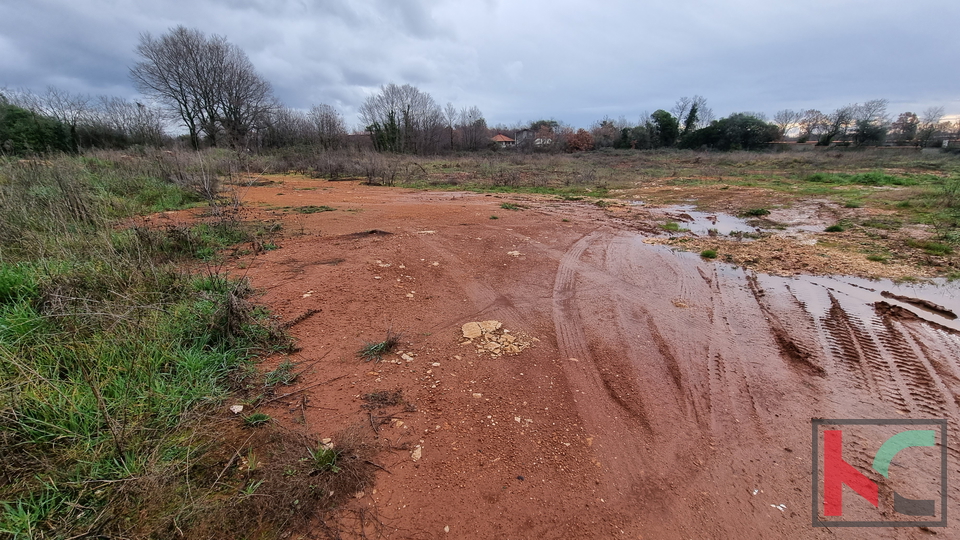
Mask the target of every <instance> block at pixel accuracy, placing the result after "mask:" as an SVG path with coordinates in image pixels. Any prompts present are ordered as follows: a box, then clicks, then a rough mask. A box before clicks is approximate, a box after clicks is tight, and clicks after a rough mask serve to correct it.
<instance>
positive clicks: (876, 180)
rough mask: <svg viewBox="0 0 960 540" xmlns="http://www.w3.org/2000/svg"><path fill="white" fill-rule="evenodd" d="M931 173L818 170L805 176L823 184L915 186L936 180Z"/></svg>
mask: <svg viewBox="0 0 960 540" xmlns="http://www.w3.org/2000/svg"><path fill="white" fill-rule="evenodd" d="M936 180H937V177H935V176H931V175H916V176H915V175H894V174H887V173H884V172H881V171H871V172H862V173H826V172H818V173H813V174H810V175H807V176H806V177H804V181H806V182H815V183H821V184H837V185H845V184H858V185H863V186H915V185H917V184H920V183H931V182H935V181H936Z"/></svg>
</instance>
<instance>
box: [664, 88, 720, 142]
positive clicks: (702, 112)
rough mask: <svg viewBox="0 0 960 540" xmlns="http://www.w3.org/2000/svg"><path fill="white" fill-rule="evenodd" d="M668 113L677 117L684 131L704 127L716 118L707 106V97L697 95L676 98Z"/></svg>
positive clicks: (687, 131)
mask: <svg viewBox="0 0 960 540" xmlns="http://www.w3.org/2000/svg"><path fill="white" fill-rule="evenodd" d="M670 113H671V114H673V116H674V118H676V119H677V122H679V124H680V127H681V129H682V131H683V132H684V133H689V132H690V131H693V130H696V129H702V128H705V127H707V126H709V125H710V123H711V122H713V121H714V120H715V119H716V117H715V116H714V114H713V109H711V108H710V107H708V106H707V98H705V97H703V96H699V95H696V96H693V97H692V98H691V97H686V96H684V97H682V98H680V99H678V100H677V102H676V103H675V104H674V105H673V108H672V109H670Z"/></svg>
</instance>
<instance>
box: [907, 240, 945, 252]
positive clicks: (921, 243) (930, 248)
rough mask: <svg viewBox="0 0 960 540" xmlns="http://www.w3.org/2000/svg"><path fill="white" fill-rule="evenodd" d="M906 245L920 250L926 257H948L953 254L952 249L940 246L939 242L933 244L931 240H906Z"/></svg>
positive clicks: (943, 245)
mask: <svg viewBox="0 0 960 540" xmlns="http://www.w3.org/2000/svg"><path fill="white" fill-rule="evenodd" d="M907 245H908V246H910V247H913V248H918V249H922V250H923V252H924V253H926V254H928V255H950V254H951V253H953V248H951V247H950V246H948V245H946V244H941V243H940V242H934V241H932V240H914V239H910V240H907Z"/></svg>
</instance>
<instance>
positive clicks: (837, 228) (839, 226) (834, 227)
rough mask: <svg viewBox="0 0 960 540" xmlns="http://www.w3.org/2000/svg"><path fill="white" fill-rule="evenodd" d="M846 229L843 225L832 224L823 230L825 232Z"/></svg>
mask: <svg viewBox="0 0 960 540" xmlns="http://www.w3.org/2000/svg"><path fill="white" fill-rule="evenodd" d="M844 230H846V229H844V228H843V225H830V226H829V227H827V228H826V229H824V230H823V231H824V232H843V231H844Z"/></svg>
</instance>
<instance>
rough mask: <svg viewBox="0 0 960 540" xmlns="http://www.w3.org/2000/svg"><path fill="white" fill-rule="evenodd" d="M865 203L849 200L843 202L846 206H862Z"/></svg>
mask: <svg viewBox="0 0 960 540" xmlns="http://www.w3.org/2000/svg"><path fill="white" fill-rule="evenodd" d="M862 206H863V205H862V204H861V203H860V202H859V201H847V202H845V203H843V207H844V208H860V207H862Z"/></svg>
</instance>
